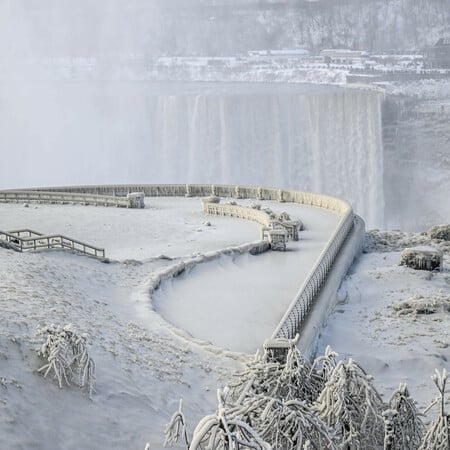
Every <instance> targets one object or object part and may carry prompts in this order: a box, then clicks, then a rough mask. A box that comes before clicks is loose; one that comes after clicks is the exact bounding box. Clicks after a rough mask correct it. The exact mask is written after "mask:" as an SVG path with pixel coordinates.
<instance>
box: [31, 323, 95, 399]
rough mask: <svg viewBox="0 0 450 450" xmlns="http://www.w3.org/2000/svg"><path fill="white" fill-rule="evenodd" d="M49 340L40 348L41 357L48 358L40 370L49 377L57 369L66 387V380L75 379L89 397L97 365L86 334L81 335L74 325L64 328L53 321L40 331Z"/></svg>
mask: <svg viewBox="0 0 450 450" xmlns="http://www.w3.org/2000/svg"><path fill="white" fill-rule="evenodd" d="M37 334H38V335H40V336H43V337H44V338H45V339H46V340H45V342H44V343H43V344H42V345H41V347H40V349H38V350H37V353H38V356H39V357H41V358H42V359H44V360H45V361H46V364H44V365H43V366H42V367H40V368H39V369H38V372H44V377H46V376H47V375H48V374H49V373H50V372H53V374H54V378H56V379H57V380H58V384H59V387H60V388H62V385H63V381H64V382H65V384H67V385H70V381H72V382H74V383H75V384H77V385H78V386H80V387H81V388H86V390H87V392H88V395H89V397H91V396H92V394H93V391H94V382H95V364H94V361H93V360H92V358H90V356H89V354H88V350H87V344H86V336H85V335H80V334H78V333H77V332H76V331H75V330H74V328H73V327H72V325H71V324H69V325H65V326H64V327H61V326H59V325H54V324H51V325H49V326H46V327H44V328H41V329H39V330H38V332H37Z"/></svg>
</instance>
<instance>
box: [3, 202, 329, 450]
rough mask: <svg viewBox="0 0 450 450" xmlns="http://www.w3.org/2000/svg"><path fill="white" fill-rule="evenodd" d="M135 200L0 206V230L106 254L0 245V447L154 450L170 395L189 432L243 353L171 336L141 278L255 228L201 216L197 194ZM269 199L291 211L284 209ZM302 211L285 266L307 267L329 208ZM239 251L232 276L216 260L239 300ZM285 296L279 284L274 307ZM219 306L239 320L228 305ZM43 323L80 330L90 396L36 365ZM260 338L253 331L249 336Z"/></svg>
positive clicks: (251, 234)
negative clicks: (139, 205) (73, 242)
mask: <svg viewBox="0 0 450 450" xmlns="http://www.w3.org/2000/svg"><path fill="white" fill-rule="evenodd" d="M147 206H148V207H147V208H145V209H144V210H122V209H114V208H103V207H89V206H87V207H83V206H75V205H64V206H57V205H41V204H37V205H36V204H30V205H29V207H25V206H24V205H21V204H1V205H0V229H3V230H12V229H19V228H24V227H29V228H31V229H36V230H37V231H41V232H46V233H53V232H58V233H64V234H66V235H68V236H70V237H73V238H77V239H80V240H85V241H87V242H89V243H91V244H92V245H96V246H104V247H105V248H106V252H107V256H109V258H110V260H111V262H110V263H109V264H105V263H102V262H100V261H97V260H95V259H90V258H86V257H80V256H76V255H72V254H68V253H66V252H61V251H46V252H40V253H24V254H20V253H15V252H13V251H11V250H5V249H0V250H1V255H0V256H1V258H0V277H1V278H0V279H1V284H0V307H1V310H2V314H1V318H0V436H1V445H0V447H1V448H8V449H14V450H15V449H17V450H18V449H30V448H33V449H46V450H48V449H49V450H51V449H62V448H64V449H75V448H77V449H78V448H82V449H90V448H92V449H103V448H105V449H106V448H108V449H124V448H127V449H143V448H144V446H145V444H146V442H149V443H150V445H151V447H150V448H151V449H161V448H162V443H163V440H164V437H163V433H164V427H165V424H166V423H167V422H168V421H169V419H170V416H171V414H172V413H173V412H174V411H175V410H176V409H177V406H178V401H179V399H180V398H183V399H184V404H185V408H184V410H185V413H186V415H187V417H188V420H189V424H190V426H191V429H192V428H193V427H194V426H195V424H196V423H197V421H198V420H199V419H200V418H201V417H202V416H204V415H206V414H208V413H210V412H211V411H213V410H214V409H215V406H216V405H215V403H216V395H215V391H216V389H217V387H220V386H222V385H223V384H225V383H226V382H227V380H228V379H229V377H230V374H231V373H233V372H234V371H235V370H237V369H239V368H242V363H243V362H245V361H247V360H248V359H249V358H251V355H245V354H242V353H240V354H237V353H231V352H229V351H225V350H222V349H220V348H218V347H212V346H211V345H208V344H207V343H205V342H204V340H202V341H200V340H198V339H197V340H196V339H194V338H191V339H186V338H185V337H184V336H182V333H181V332H175V333H174V331H176V330H174V328H173V327H172V326H171V325H170V324H168V323H167V322H166V321H165V320H164V319H163V318H162V317H161V316H160V315H159V314H158V313H157V312H156V311H155V310H154V309H153V308H152V306H151V304H150V299H149V294H148V291H147V287H148V281H149V278H150V277H151V275H152V274H154V273H156V272H158V271H160V270H161V269H163V268H164V267H167V266H168V265H170V264H173V263H175V262H177V261H180V260H183V259H185V258H186V257H187V258H190V257H192V255H193V254H194V255H197V254H198V253H199V252H213V251H216V250H219V249H222V248H227V247H230V246H237V245H241V244H243V243H245V242H250V241H255V240H257V239H258V237H259V226H258V225H257V224H255V223H251V222H246V221H242V220H239V219H232V218H222V217H206V216H204V215H203V213H202V212H201V205H200V201H199V200H198V199H149V200H148V205H147ZM269 206H270V207H271V208H272V209H274V210H275V211H280V212H281V210H287V211H288V212H292V213H293V209H295V208H296V207H295V206H294V205H288V204H283V205H279V204H277V205H275V204H274V205H271V204H269ZM308 209H309V210H314V208H306V207H301V208H300V209H297V212H298V213H299V214H298V215H297V214H296V215H297V216H299V217H301V219H302V220H303V221H304V223H305V226H306V227H307V231H305V233H304V240H303V241H301V242H300V243H299V244H298V245H299V248H298V249H296V250H295V251H292V252H287V253H286V258H287V262H288V263H289V266H290V267H291V269H292V259H291V258H295V260H296V262H297V264H298V265H299V266H303V265H306V266H308V265H310V264H311V263H313V261H314V254H315V253H314V252H316V254H317V250H318V249H319V248H320V247H321V245H324V244H325V242H326V240H327V239H328V236H327V232H328V231H331V230H332V229H333V228H334V224H335V223H336V221H337V217H334V215H333V214H331V213H327V212H326V211H323V210H320V209H317V214H318V215H317V214H316V216H314V214H312V215H311V214H308V211H307V210H308ZM310 212H311V211H310ZM320 217H322V218H320ZM206 221H209V222H210V223H211V225H210V226H207V225H206V224H205V222H206ZM314 240H315V241H316V244H315V245H316V248H314V245H313V241H314ZM302 245H303V249H302V248H301V247H302ZM308 255H309V256H308ZM270 256H271V255H270V254H268V255H261V256H260V257H263V258H266V259H269V258H270ZM242 258H243V259H242V260H240V261H239V263H238V264H239V267H241V270H238V271H237V272H233V270H231V268H230V267H229V266H228V265H227V263H225V267H224V272H225V276H226V277H229V276H231V278H234V279H235V281H237V280H238V279H240V281H239V282H241V283H242V280H244V281H245V282H248V287H247V289H246V290H244V289H242V290H241V292H239V294H240V298H241V301H242V302H243V301H245V300H246V299H248V298H250V296H249V295H248V294H249V292H251V291H252V287H251V283H253V281H254V278H252V277H250V278H248V277H247V270H246V269H247V265H248V266H251V265H252V263H251V262H250V261H246V258H247V257H245V256H243V257H242ZM248 258H250V257H248ZM254 258H256V259H257V258H259V257H254ZM247 262H248V264H247ZM280 263H281V261H280ZM210 264H213V265H214V264H216V263H209V264H206V265H205V270H206V271H207V272H208V270H207V269H206V268H207V266H208V265H210ZM218 264H221V262H219V263H218ZM270 266H271V265H270V264H269V265H268V266H267V267H262V268H261V271H260V272H259V273H257V274H254V275H255V276H256V277H257V278H259V277H260V278H262V279H264V278H267V275H268V271H269V270H275V268H273V267H270ZM277 270H278V272H277V275H276V276H277V277H280V276H281V274H280V271H279V268H277ZM302 270H303V269H302ZM200 272H201V271H200ZM300 272H301V270H300ZM292 277H294V279H295V281H294V282H293V280H292ZM196 278H197V276H196ZM286 280H287V284H290V286H292V287H294V286H296V285H297V283H298V285H297V287H298V286H299V285H300V284H301V281H302V280H301V276H300V277H299V275H298V274H295V271H292V270H288V271H287V272H286ZM212 282H213V281H211V280H209V274H208V273H207V276H206V277H198V280H197V282H196V283H197V285H201V286H208V284H210V283H212ZM172 283H173V285H175V284H176V283H177V282H176V281H175V282H172ZM181 284H184V283H183V282H180V285H181ZM266 286H267V289H268V290H269V292H267V293H266V294H267V295H266V297H265V301H268V299H269V298H270V297H272V299H273V300H274V304H273V305H272V306H270V305H267V304H266V305H264V307H265V308H266V309H270V308H272V311H273V310H277V309H278V310H279V312H278V314H279V315H282V313H283V312H284V310H283V309H284V307H285V306H284V305H283V304H282V303H280V302H279V300H280V292H279V291H277V290H276V289H275V290H274V289H272V290H270V289H271V287H270V283H269V284H266ZM235 293H236V292H235ZM281 294H282V295H284V293H281ZM212 300H213V301H214V299H212ZM290 300H291V296H290V292H289V298H287V299H286V301H285V303H289V302H290ZM161 301H162V300H160V302H161ZM224 311H225V312H228V313H230V314H232V317H233V318H234V319H236V318H239V315H238V314H236V311H234V310H229V309H225V310H224ZM250 312H251V311H250ZM259 313H260V311H259V307H258V309H257V310H256V311H253V313H252V314H251V316H250V317H247V318H245V317H242V318H241V321H238V320H234V325H233V326H234V327H235V328H236V329H238V328H239V327H241V326H243V322H249V321H251V320H252V319H255V320H257V318H258V316H259ZM51 323H55V324H58V325H65V324H69V323H72V324H73V325H74V326H75V328H76V329H77V330H78V331H79V332H80V333H87V334H88V336H89V339H88V341H89V345H90V354H91V356H92V357H93V359H94V361H95V363H96V366H97V371H96V379H97V381H96V386H95V389H96V392H95V394H94V396H93V398H92V400H89V399H88V398H87V396H86V394H84V393H83V392H81V391H80V389H79V388H77V387H76V386H71V387H69V388H64V389H60V388H59V387H58V385H57V382H56V380H52V379H51V377H50V376H49V377H47V379H44V378H43V376H42V375H41V374H38V373H37V369H38V368H39V367H41V366H42V365H43V364H44V362H43V361H42V360H39V358H38V357H37V354H36V350H37V349H38V348H39V346H40V344H41V343H42V338H38V337H36V334H35V333H36V330H37V329H38V328H39V327H43V326H45V325H48V324H51ZM207 325H208V327H209V329H210V333H209V336H213V335H214V333H213V332H212V331H214V330H215V329H216V327H217V325H218V324H217V322H215V321H213V320H208V321H207ZM245 326H247V325H245ZM250 326H251V322H249V327H250ZM264 333H265V332H264ZM194 337H195V336H194ZM202 337H203V338H204V336H202ZM265 337H267V336H266V335H265V334H263V335H261V338H260V342H261V344H262V341H263V340H264V338H265ZM211 340H212V338H211Z"/></svg>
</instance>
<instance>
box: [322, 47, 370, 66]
mask: <svg viewBox="0 0 450 450" xmlns="http://www.w3.org/2000/svg"><path fill="white" fill-rule="evenodd" d="M320 56H321V57H322V58H323V60H324V62H326V63H327V64H330V63H332V64H357V63H362V62H363V60H364V59H365V58H366V57H367V52H363V51H360V50H349V49H346V48H340V49H339V48H336V49H324V50H322V51H321V52H320Z"/></svg>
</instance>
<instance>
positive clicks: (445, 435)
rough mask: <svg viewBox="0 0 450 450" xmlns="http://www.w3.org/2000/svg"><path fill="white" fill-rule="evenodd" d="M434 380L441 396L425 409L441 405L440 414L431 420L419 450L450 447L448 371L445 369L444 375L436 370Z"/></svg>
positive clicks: (435, 449) (441, 449)
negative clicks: (446, 402) (447, 412)
mask: <svg viewBox="0 0 450 450" xmlns="http://www.w3.org/2000/svg"><path fill="white" fill-rule="evenodd" d="M433 381H434V384H435V385H436V387H437V388H438V391H439V396H438V397H436V398H435V400H434V401H433V402H432V403H431V405H430V406H429V407H428V408H427V409H426V410H425V412H426V411H428V410H429V409H430V408H432V407H433V406H435V405H436V404H438V405H439V415H438V417H437V418H436V420H434V421H433V422H431V424H430V426H429V427H428V429H427V432H426V434H425V436H424V438H423V441H422V445H421V446H420V448H419V450H448V449H449V448H450V414H446V412H445V396H446V394H447V392H446V389H447V381H448V373H447V371H446V370H445V369H444V370H443V371H442V375H441V374H440V373H439V372H438V370H436V373H435V375H434V376H433Z"/></svg>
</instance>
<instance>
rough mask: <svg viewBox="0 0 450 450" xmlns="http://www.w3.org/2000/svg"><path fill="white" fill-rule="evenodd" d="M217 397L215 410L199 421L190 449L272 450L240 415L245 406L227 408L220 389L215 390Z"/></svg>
mask: <svg viewBox="0 0 450 450" xmlns="http://www.w3.org/2000/svg"><path fill="white" fill-rule="evenodd" d="M225 396H226V393H225ZM217 397H218V400H219V408H218V411H217V413H216V414H211V415H209V416H206V417H204V418H203V419H202V420H200V422H199V423H198V425H197V427H196V428H195V430H194V433H193V436H192V441H191V443H190V445H189V450H247V449H248V450H250V449H251V450H272V447H271V446H270V445H269V444H268V443H267V442H265V441H264V440H263V438H262V437H261V436H260V435H259V434H258V433H257V432H256V431H255V430H254V429H253V428H252V427H251V425H250V424H249V423H248V422H247V420H246V418H245V417H243V414H242V413H243V412H244V411H245V409H246V406H245V405H240V406H238V407H237V408H229V409H228V408H227V407H226V406H225V398H224V395H223V392H222V391H220V390H219V391H218V394H217Z"/></svg>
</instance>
